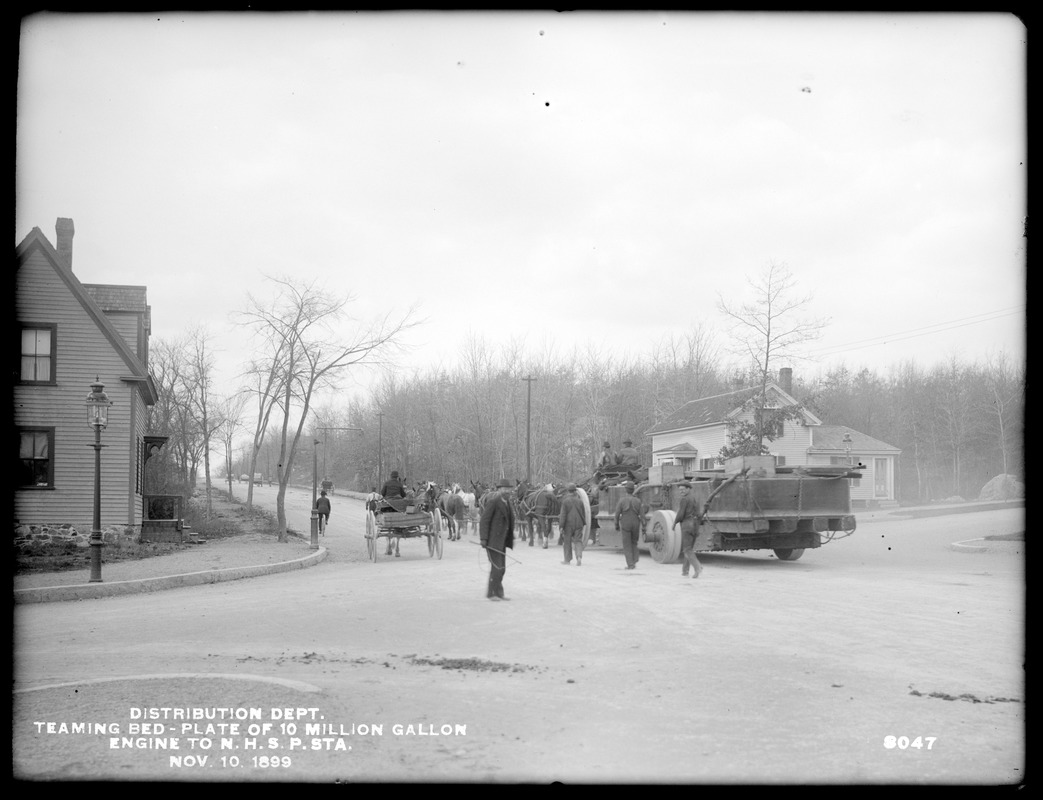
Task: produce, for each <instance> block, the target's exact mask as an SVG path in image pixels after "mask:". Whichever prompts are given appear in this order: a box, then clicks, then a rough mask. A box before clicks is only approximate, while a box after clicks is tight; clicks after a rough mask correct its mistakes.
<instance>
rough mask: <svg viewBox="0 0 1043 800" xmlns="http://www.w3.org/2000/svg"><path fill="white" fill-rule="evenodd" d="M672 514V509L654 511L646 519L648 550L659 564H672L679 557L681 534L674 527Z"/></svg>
mask: <svg viewBox="0 0 1043 800" xmlns="http://www.w3.org/2000/svg"><path fill="white" fill-rule="evenodd" d="M674 516H675V515H674V512H673V511H656V512H655V513H654V514H652V519H650V520H649V521H648V528H647V530H646V532H645V541H646V542H647V543H648V552H649V554H650V555H651V556H652V558H653V559H655V560H656V561H657V562H658V563H660V564H674V563H677V561H678V559H679V558H680V557H681V534H680V533H679V532H678V531H677V530H675V529H674Z"/></svg>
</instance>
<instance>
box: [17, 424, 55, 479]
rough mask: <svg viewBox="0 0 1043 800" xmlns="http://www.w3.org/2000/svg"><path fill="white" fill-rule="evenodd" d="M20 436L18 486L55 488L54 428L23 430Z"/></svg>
mask: <svg viewBox="0 0 1043 800" xmlns="http://www.w3.org/2000/svg"><path fill="white" fill-rule="evenodd" d="M18 435H19V444H18V459H19V464H20V465H21V468H20V472H19V474H18V485H19V486H22V487H30V486H32V487H39V488H53V487H54V461H53V459H52V458H51V453H53V452H54V428H21V429H20V430H19V431H18Z"/></svg>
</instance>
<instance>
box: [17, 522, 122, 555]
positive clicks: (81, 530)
mask: <svg viewBox="0 0 1043 800" xmlns="http://www.w3.org/2000/svg"><path fill="white" fill-rule="evenodd" d="M101 538H102V541H103V542H104V543H105V544H107V545H113V546H115V547H126V546H130V545H136V544H138V542H139V540H140V538H141V532H140V530H139V529H137V528H135V527H134V526H131V525H102V528H101ZM90 541H91V525H75V524H72V523H68V522H61V523H40V524H36V525H17V524H16V525H15V526H14V546H15V549H16V550H18V549H24V548H35V549H38V548H40V547H47V546H50V545H54V546H63V547H64V546H67V545H70V544H74V545H76V546H77V547H87V546H89V545H90Z"/></svg>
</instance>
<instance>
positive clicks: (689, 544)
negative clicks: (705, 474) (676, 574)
mask: <svg viewBox="0 0 1043 800" xmlns="http://www.w3.org/2000/svg"><path fill="white" fill-rule="evenodd" d="M691 488H692V484H690V483H682V484H681V503H680V505H679V506H678V507H677V516H676V517H674V527H675V528H676V527H677V526H678V525H680V526H681V553H682V554H683V556H684V563H683V565H682V566H681V577H682V578H687V577H688V569H689V567H691V569H692V577H693V578H698V577H699V574H700V573H701V572H702V571H703V565H702V564H700V563H699V559H698V558H696V556H695V540H696V538H697V537H698V536H699V514H700V510H699V503H698V502H697V501H696V499H695V498H694V497H692V495H691V491H690V490H691Z"/></svg>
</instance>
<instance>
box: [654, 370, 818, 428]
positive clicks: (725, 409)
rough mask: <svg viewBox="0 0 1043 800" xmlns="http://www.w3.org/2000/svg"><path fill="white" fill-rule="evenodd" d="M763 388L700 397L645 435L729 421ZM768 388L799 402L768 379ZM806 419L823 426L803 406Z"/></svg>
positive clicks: (788, 401) (789, 402)
mask: <svg viewBox="0 0 1043 800" xmlns="http://www.w3.org/2000/svg"><path fill="white" fill-rule="evenodd" d="M759 391H760V387H759V386H751V387H748V388H746V389H738V390H737V391H734V392H726V393H725V394H718V395H714V396H712V397H701V398H699V399H698V400H690V401H689V402H687V403H685V404H684V405H683V406H681V407H680V408H679V409H677V410H676V411H675V412H673V413H672V414H669V415H668V416H667V417H665V418H664V419H662V420H661V421H660V422H659V423H657V424H656V425H653V426H652V427H651V428H649V429H648V430H647V431H645V435H646V436H651V435H652V434H655V433H666V432H667V431H680V430H688V429H690V428H700V427H703V426H705V425H720V424H722V423H724V422H727V420H728V418H729V417H731V416H734V415H735V414H736V413H738V411H739V407H740V406H742V404H743V403H745V402H746V401H747V400H749V399H750V398H751V397H754V396H755V395H756V394H757V392H759ZM766 391H768V392H769V393H773V394H775V395H776V396H777V397H778V399H779V400H780V401H782V403H783V404H785V405H799V403H798V402H797V400H796V399H795V398H794V397H793V396H792V395H789V394H787V393H786V392H784V391H783V390H782V387H781V386H779V385H778V384H777V383H775V382H773V381H769V382H768V385H767V387H766ZM803 411H804V418H805V420H806V421H807V423H808V424H809V425H821V424H822V423H821V421H820V420H819V419H818V418H817V417H816V416H815V415H814V414H812V413H811V412H810V411H808V410H807V409H804V410H803Z"/></svg>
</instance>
